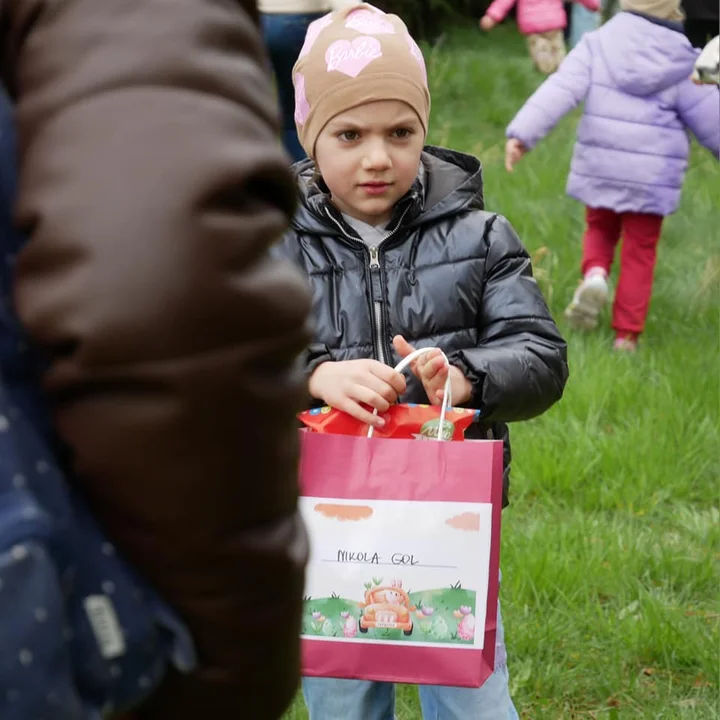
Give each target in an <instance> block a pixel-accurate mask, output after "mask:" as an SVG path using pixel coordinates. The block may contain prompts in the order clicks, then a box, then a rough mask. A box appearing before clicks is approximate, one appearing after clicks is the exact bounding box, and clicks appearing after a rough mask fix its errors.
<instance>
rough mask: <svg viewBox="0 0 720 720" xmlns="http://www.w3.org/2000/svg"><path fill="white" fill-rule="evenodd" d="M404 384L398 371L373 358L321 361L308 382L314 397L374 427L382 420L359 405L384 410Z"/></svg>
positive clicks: (382, 422)
mask: <svg viewBox="0 0 720 720" xmlns="http://www.w3.org/2000/svg"><path fill="white" fill-rule="evenodd" d="M405 387H406V382H405V378H404V377H403V376H402V375H401V374H400V373H399V372H396V371H395V370H393V368H391V367H390V366H388V365H384V364H383V363H381V362H378V361H377V360H345V361H343V362H324V363H323V364H322V365H319V366H318V367H317V369H316V370H315V372H314V373H313V374H312V375H311V376H310V382H309V383H308V389H309V391H310V395H312V396H313V397H314V398H318V399H319V400H322V401H324V402H325V403H326V404H327V405H330V407H334V408H336V409H337V410H342V411H343V412H346V413H347V414H348V415H351V416H352V417H354V418H355V419H356V420H360V422H362V423H365V424H367V425H372V426H373V427H376V428H380V427H382V426H383V425H384V424H385V421H384V420H383V419H382V418H381V417H379V416H377V415H373V414H372V412H371V411H368V410H366V409H365V408H364V407H363V405H365V406H369V407H371V408H373V409H376V410H377V411H378V412H381V413H382V412H387V411H388V410H389V409H390V405H391V404H392V403H395V402H397V399H398V396H399V395H402V393H404V392H405Z"/></svg>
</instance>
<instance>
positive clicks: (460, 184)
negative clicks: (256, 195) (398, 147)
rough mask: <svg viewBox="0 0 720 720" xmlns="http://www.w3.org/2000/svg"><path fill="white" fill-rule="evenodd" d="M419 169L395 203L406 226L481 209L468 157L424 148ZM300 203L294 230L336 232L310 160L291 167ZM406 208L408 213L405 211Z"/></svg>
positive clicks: (479, 187) (477, 178)
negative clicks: (416, 176) (415, 176)
mask: <svg viewBox="0 0 720 720" xmlns="http://www.w3.org/2000/svg"><path fill="white" fill-rule="evenodd" d="M421 163H422V169H421V172H420V173H419V175H418V178H417V179H416V180H415V182H414V183H413V186H412V188H411V189H410V191H409V192H408V194H407V195H406V196H405V197H404V198H402V200H400V201H399V202H398V204H397V208H396V213H397V214H398V215H400V214H402V215H404V223H405V224H406V225H408V226H412V225H418V224H422V223H424V222H428V221H430V220H437V219H439V218H441V217H444V216H447V215H454V214H456V213H458V212H460V211H462V210H465V209H477V210H482V209H483V206H484V204H483V180H482V165H481V163H480V161H479V160H478V159H477V158H475V157H473V156H472V155H466V154H465V153H461V152H457V151H456V150H447V149H445V148H439V147H434V146H432V145H427V146H426V147H425V149H424V150H423V153H422V157H421ZM293 170H294V172H295V175H296V177H297V180H298V192H299V199H300V203H299V205H298V209H297V212H296V213H295V216H294V218H293V221H292V225H293V227H294V228H295V229H296V230H299V231H301V232H305V233H313V234H316V235H327V234H328V233H329V232H330V233H332V232H333V231H335V232H338V228H337V227H336V226H335V223H332V222H330V221H329V218H328V212H331V211H332V206H331V204H330V199H329V194H328V191H327V187H325V185H324V183H323V182H322V180H321V179H318V178H317V176H316V172H315V163H314V161H312V160H301V161H300V162H299V163H296V164H295V165H294V166H293ZM408 206H409V210H408Z"/></svg>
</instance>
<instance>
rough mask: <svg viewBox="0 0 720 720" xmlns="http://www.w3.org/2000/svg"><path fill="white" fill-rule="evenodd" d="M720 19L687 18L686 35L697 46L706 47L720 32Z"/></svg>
mask: <svg viewBox="0 0 720 720" xmlns="http://www.w3.org/2000/svg"><path fill="white" fill-rule="evenodd" d="M718 32H719V31H718V21H717V20H705V19H704V18H687V19H686V20H685V35H686V36H687V39H688V40H689V41H690V42H691V43H692V45H693V46H694V47H696V48H701V49H702V48H704V47H705V46H706V45H707V44H708V42H709V41H710V40H711V39H712V38H714V37H715V36H716V35H717V34H718Z"/></svg>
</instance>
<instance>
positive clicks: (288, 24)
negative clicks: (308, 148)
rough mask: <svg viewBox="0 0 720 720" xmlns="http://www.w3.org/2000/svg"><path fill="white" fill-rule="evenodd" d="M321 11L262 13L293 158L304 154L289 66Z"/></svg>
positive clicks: (286, 140) (285, 137) (286, 139)
mask: <svg viewBox="0 0 720 720" xmlns="http://www.w3.org/2000/svg"><path fill="white" fill-rule="evenodd" d="M323 15H324V13H305V14H299V13H295V14H287V15H284V14H269V13H268V14H263V15H261V19H262V30H263V36H264V38H265V45H266V46H267V49H268V53H269V55H270V62H271V63H272V68H273V72H274V74H275V83H276V85H277V93H278V101H279V103H280V110H281V112H282V129H283V135H282V139H283V145H285V149H286V150H287V152H288V153H289V155H290V157H291V158H292V159H293V162H297V161H298V160H302V159H303V158H305V151H304V150H303V149H302V147H301V146H300V142H299V141H298V136H297V132H296V130H295V90H294V89H293V82H292V69H293V66H294V65H295V61H296V60H297V58H298V55H299V54H300V50H302V46H303V43H304V42H305V33H306V32H307V29H308V25H310V23H311V22H313V21H314V20H317V19H318V18H320V17H322V16H323Z"/></svg>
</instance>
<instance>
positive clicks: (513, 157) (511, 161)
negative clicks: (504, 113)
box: [505, 138, 527, 173]
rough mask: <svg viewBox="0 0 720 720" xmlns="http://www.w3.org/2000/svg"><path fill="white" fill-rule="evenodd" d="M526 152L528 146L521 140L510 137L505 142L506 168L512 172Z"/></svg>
mask: <svg viewBox="0 0 720 720" xmlns="http://www.w3.org/2000/svg"><path fill="white" fill-rule="evenodd" d="M526 152H527V148H526V147H525V146H524V145H523V144H522V143H521V142H520V141H519V140H517V139H516V138H510V139H509V140H508V141H507V143H505V169H506V170H507V171H508V172H509V173H511V172H512V171H513V168H514V167H515V165H517V164H518V163H519V162H520V160H522V157H523V155H525V153H526Z"/></svg>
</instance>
